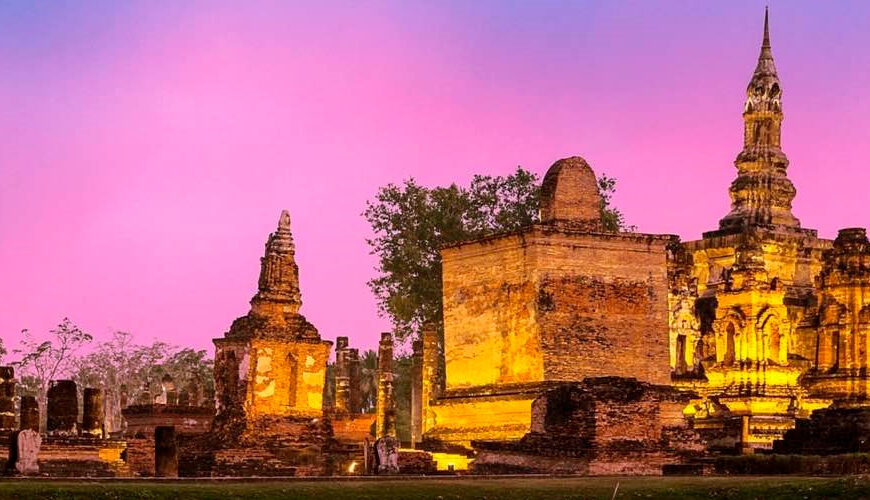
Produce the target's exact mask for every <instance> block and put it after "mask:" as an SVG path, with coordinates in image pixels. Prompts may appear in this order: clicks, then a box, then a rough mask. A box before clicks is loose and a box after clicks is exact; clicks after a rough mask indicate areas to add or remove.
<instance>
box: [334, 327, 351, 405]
mask: <svg viewBox="0 0 870 500" xmlns="http://www.w3.org/2000/svg"><path fill="white" fill-rule="evenodd" d="M347 351H348V349H347V337H338V338H337V339H335V410H336V411H337V412H344V413H347V412H350V373H349V370H348V368H349V366H348V361H349V359H348V352H347Z"/></svg>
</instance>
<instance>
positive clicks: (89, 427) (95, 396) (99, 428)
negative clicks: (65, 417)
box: [82, 387, 103, 438]
mask: <svg viewBox="0 0 870 500" xmlns="http://www.w3.org/2000/svg"><path fill="white" fill-rule="evenodd" d="M82 400H83V404H82V406H83V408H82V435H83V436H91V437H98V438H102V437H103V391H102V390H101V389H95V388H93V387H86V388H85V390H84V393H83V396H82Z"/></svg>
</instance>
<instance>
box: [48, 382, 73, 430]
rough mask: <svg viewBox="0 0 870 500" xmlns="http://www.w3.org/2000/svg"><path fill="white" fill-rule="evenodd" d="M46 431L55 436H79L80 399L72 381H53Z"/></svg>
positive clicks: (50, 386)
mask: <svg viewBox="0 0 870 500" xmlns="http://www.w3.org/2000/svg"><path fill="white" fill-rule="evenodd" d="M47 399H48V408H47V409H46V412H47V419H46V420H47V425H46V431H47V432H48V434H50V435H54V436H75V435H77V434H78V426H77V424H78V418H79V398H78V394H77V390H76V383H75V382H73V381H72V380H52V381H51V382H50V383H49V386H48V398H47Z"/></svg>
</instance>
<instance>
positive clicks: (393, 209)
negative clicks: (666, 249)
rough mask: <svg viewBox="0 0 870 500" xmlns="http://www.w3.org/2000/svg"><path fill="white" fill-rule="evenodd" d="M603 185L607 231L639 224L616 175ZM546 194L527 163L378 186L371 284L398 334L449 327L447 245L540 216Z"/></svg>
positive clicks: (370, 208) (369, 206)
mask: <svg viewBox="0 0 870 500" xmlns="http://www.w3.org/2000/svg"><path fill="white" fill-rule="evenodd" d="M598 184H599V187H600V189H601V194H602V206H601V220H602V225H603V227H604V228H605V230H607V231H619V230H626V229H629V230H630V229H632V228H626V227H625V225H624V218H623V215H622V213H621V212H620V211H619V210H617V209H615V208H614V207H612V206H611V199H612V196H613V193H614V192H615V190H616V180H615V179H613V178H612V177H607V176H606V175H603V176H601V177H599V179H598ZM539 195H540V182H539V179H538V176H537V175H536V174H534V173H533V172H530V171H528V170H525V169H523V168H522V167H517V169H516V171H515V172H514V173H513V174H511V175H508V176H488V175H475V176H474V177H473V178H472V180H471V183H470V184H469V185H468V186H458V185H456V184H451V185H450V186H447V187H434V188H428V187H425V186H421V185H420V184H418V183H417V182H416V181H415V180H414V179H413V178H411V179H408V180H406V181H405V182H404V183H402V184H401V185H395V184H388V185H386V186H384V187H381V188H380V189H379V190H378V193H377V196H376V197H375V199H374V200H373V201H369V202H367V203H366V210H365V212H364V213H363V215H364V216H365V218H366V220H367V221H368V222H369V224H371V226H372V231H373V233H374V236H373V237H372V238H369V239H367V240H366V241H367V242H368V244H369V246H370V247H371V253H372V254H374V255H376V256H377V257H378V275H377V276H376V277H375V278H373V279H372V280H370V281H369V283H368V285H369V288H370V289H371V290H372V292H373V293H374V294H375V297H376V298H377V301H378V307H379V310H380V312H381V314H383V315H385V316H387V317H388V318H390V320H391V321H392V323H393V328H394V330H395V333H396V336H397V337H398V339H399V340H406V339H409V338H419V334H420V330H421V328H422V326H423V325H424V324H426V323H430V322H431V323H433V324H434V325H436V328H438V331H439V332H440V331H441V330H442V329H441V323H442V304H441V255H440V249H441V248H442V247H444V246H445V245H450V244H453V243H459V242H462V241H467V240H472V239H477V238H482V237H484V236H488V235H491V234H496V233H503V232H509V231H514V230H517V229H519V228H522V227H525V226H528V225H530V224H533V223H535V222H537V221H538V205H539Z"/></svg>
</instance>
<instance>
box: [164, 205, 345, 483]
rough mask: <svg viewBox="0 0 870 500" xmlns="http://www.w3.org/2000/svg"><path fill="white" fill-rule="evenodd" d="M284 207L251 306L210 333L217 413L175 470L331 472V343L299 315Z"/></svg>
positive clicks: (184, 451) (296, 272)
mask: <svg viewBox="0 0 870 500" xmlns="http://www.w3.org/2000/svg"><path fill="white" fill-rule="evenodd" d="M294 255H295V247H294V245H293V236H292V234H291V232H290V215H289V214H288V213H287V212H286V211H284V212H282V213H281V217H280V219H279V221H278V228H277V230H276V231H275V232H274V233H272V234H271V235H269V238H268V240H267V242H266V251H265V255H264V256H263V258H262V259H261V266H260V279H259V286H258V291H257V293H256V295H254V297H253V298H252V299H251V310H250V312H249V313H248V314H247V315H245V316H242V317H241V318H238V319H236V320H235V321H234V322H233V324H232V326H231V327H230V329H229V331H228V332H226V334H225V335H224V337H223V338H219V339H215V341H214V343H215V391H216V395H215V399H216V402H217V408H216V415H215V418H214V423H213V425H212V430H211V432H210V433H209V434H208V435H207V439H202V440H198V441H197V440H194V441H192V442H191V443H190V447H189V448H185V444H186V443H184V442H183V441H182V442H181V443H180V447H179V453H180V458H179V461H180V462H179V471H180V473H181V474H182V475H218V476H235V475H251V474H257V475H282V476H283V475H315V474H329V473H332V472H333V470H332V466H333V464H332V463H331V461H330V460H328V456H327V455H328V453H327V451H328V449H330V447H331V446H333V444H334V439H333V437H332V428H331V425H330V421H329V419H326V418H324V408H323V387H324V383H325V377H326V363H327V360H328V358H329V351H330V347H331V345H332V342H330V341H326V340H322V339H321V338H320V335H319V334H318V332H317V329H316V328H315V327H314V326H313V325H312V324H311V323H309V322H308V321H307V320H306V319H305V317H304V316H302V315H301V314H299V308H300V307H301V305H302V297H301V293H300V291H299V269H298V267H297V266H296V262H295V257H294Z"/></svg>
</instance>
